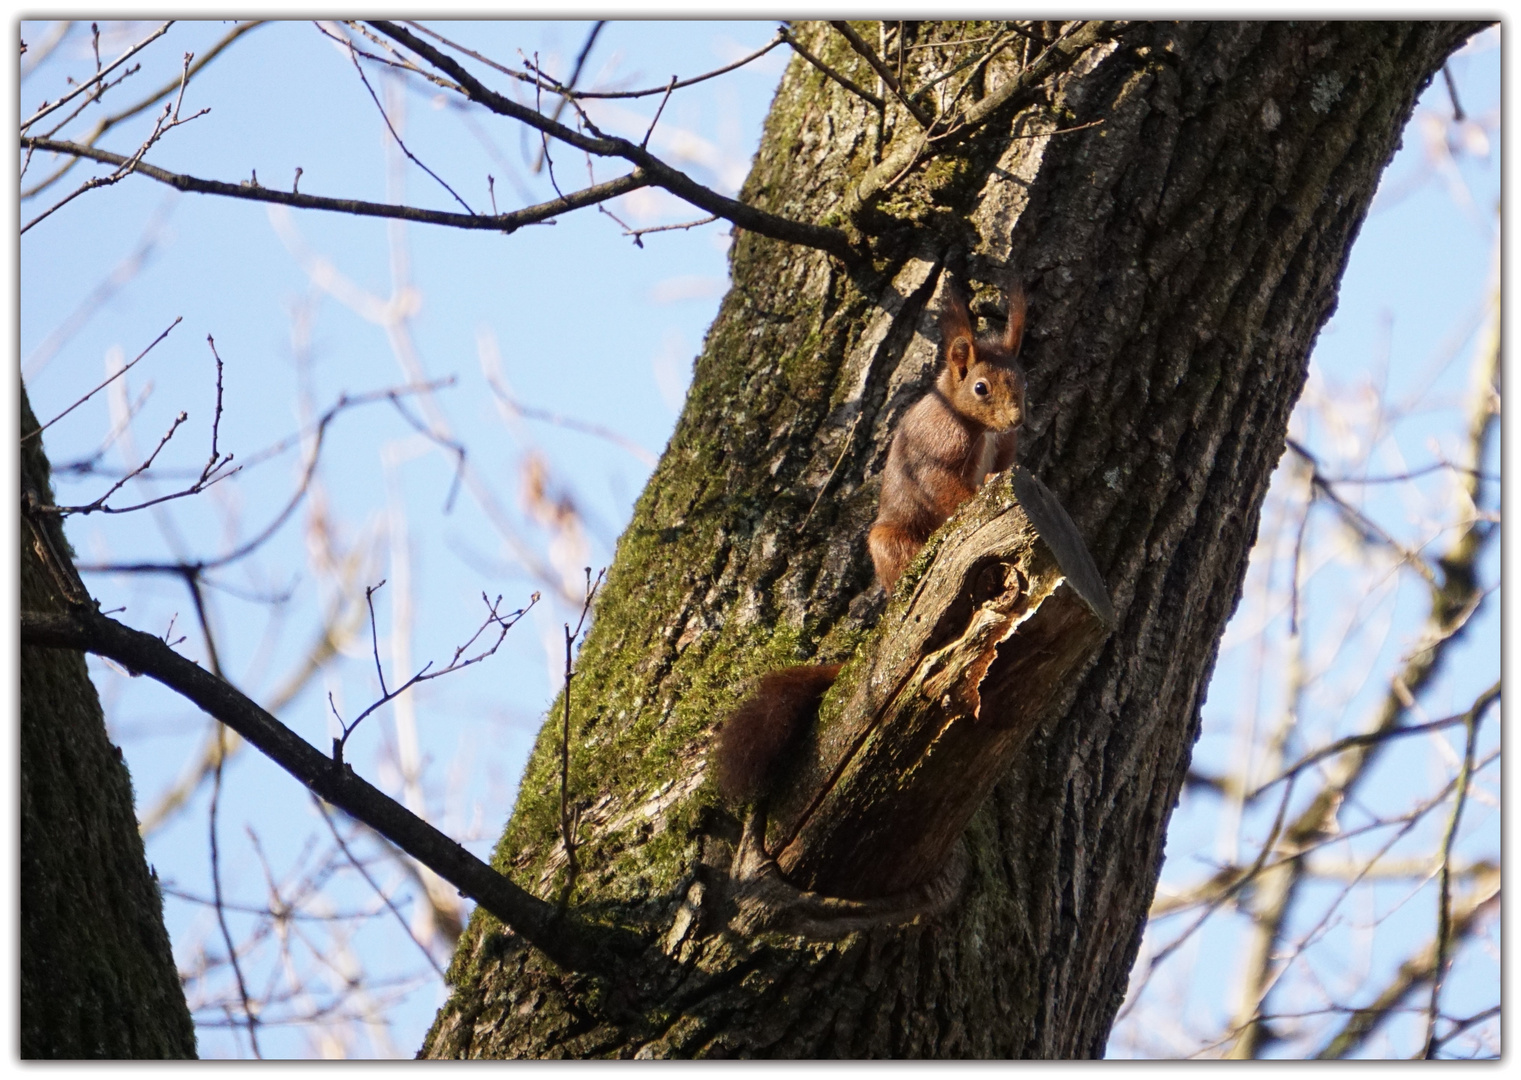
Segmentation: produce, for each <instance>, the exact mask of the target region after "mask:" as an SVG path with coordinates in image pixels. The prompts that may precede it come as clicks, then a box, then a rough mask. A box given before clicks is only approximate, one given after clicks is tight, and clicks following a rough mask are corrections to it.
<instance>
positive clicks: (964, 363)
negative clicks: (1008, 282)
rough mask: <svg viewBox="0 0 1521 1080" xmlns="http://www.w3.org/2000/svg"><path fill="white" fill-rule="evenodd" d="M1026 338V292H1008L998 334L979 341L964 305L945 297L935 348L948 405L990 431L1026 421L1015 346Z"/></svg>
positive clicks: (953, 296) (1021, 373) (1022, 378)
mask: <svg viewBox="0 0 1521 1080" xmlns="http://www.w3.org/2000/svg"><path fill="white" fill-rule="evenodd" d="M1024 335H1025V294H1024V290H1023V289H1021V288H1020V287H1019V286H1018V285H1014V286H1012V287H1010V289H1009V319H1008V322H1007V324H1005V326H1004V332H1003V333H1002V334H987V335H983V336H982V337H978V336H977V334H976V333H975V332H974V331H973V329H972V318H971V315H970V313H968V311H967V307H966V301H964V300H963V299H962V298H961V296H960V295H959V294H957V293H956V292H955V291H954V290H951V291H949V292H948V293H947V296H946V306H945V309H944V310H943V311H942V312H941V313H940V344H941V352H942V355H943V357H944V361H945V369H944V370H943V371H942V372H941V375H940V388H941V392H942V393H944V394H945V397H946V398H947V400H949V401H950V403H951V407H952V408H954V409H955V410H956V411H957V412H958V413H960V414H961V415H962V416H964V417H966V418H967V419H969V420H975V421H976V422H977V423H979V424H981V425H982V426H983V427H985V428H987V429H988V430H990V431H1009V430H1011V429H1013V428H1017V427H1019V425H1020V424H1022V423H1024V419H1025V373H1024V369H1023V368H1021V367H1020V366H1019V346H1020V343H1021V341H1022V340H1023V339H1024Z"/></svg>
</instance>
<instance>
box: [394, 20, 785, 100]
mask: <svg viewBox="0 0 1521 1080" xmlns="http://www.w3.org/2000/svg"><path fill="white" fill-rule="evenodd" d="M403 25H406V26H410V27H411V28H412V29H414V30H416V31H417V32H418V33H422V34H427V35H428V36H429V37H430V38H432V39H433V40H435V41H437V42H440V43H441V44H443V45H447V46H448V47H449V48H451V49H453V50H454V51H455V52H458V53H462V54H464V55H465V56H468V57H470V58H471V59H472V60H479V61H480V62H481V63H483V64H485V65H486V66H487V67H489V68H493V69H495V70H496V71H499V72H501V73H502V74H503V75H506V76H509V77H510V78H513V79H517V80H518V81H519V82H525V83H530V84H532V83H534V82H536V81H537V79H536V78H535V76H534V75H525V74H523V73H522V72H521V71H514V70H513V69H512V68H509V67H506V66H504V65H502V64H499V63H497V62H496V61H495V60H492V59H491V58H489V57H486V56H482V55H481V54H480V53H478V52H476V51H475V50H473V49H469V48H466V47H465V46H464V45H461V44H459V43H458V42H454V41H450V40H449V39H448V38H446V37H444V36H443V35H442V34H440V33H438V32H437V31H435V30H430V29H429V28H428V27H426V26H424V25H422V24H421V23H418V22H412V21H410V20H408V21H406V22H404V24H403ZM785 40H786V31H785V30H778V31H777V32H776V36H775V37H773V38H772V39H771V40H770V41H768V42H766V44H764V45H762V46H761V47H760V48H759V49H756V50H755V51H754V52H753V53H750V54H749V55H747V56H742V57H740V58H739V59H738V60H736V61H734V62H733V63H732V64H725V65H724V66H723V67H721V68H715V69H714V70H712V71H709V72H705V73H704V74H702V75H694V76H693V77H692V78H690V79H682V80H681V81H679V82H678V83H677V84H676V86H675V89H677V90H681V89H684V88H686V87H688V86H695V85H696V84H697V83H700V82H706V81H707V80H709V79H712V78H716V77H717V76H719V75H726V74H728V73H729V72H731V71H734V70H736V69H738V68H742V67H744V66H745V65H746V64H749V63H751V62H752V61H755V60H758V59H760V58H761V57H762V56H765V55H766V54H767V53H768V52H770V51H771V50H772V49H774V48H776V47H777V46H778V45H780V44H781V43H782V42H783V41H785ZM588 47H589V44H588ZM583 55H584V52H583ZM535 75H537V77H538V78H539V79H543V80H544V83H545V84H546V85H544V86H543V89H547V90H553V91H554V92H555V93H557V94H560V95H561V96H562V97H568V98H572V99H574V100H577V101H606V100H612V99H617V98H641V97H653V96H654V95H656V94H664V93H665V92H666V89H667V88H666V87H664V86H652V87H650V88H649V89H648V90H601V91H596V90H576V89H575V88H574V86H573V85H569V84H561V83H559V82H557V81H555V80H553V79H551V78H550V77H549V76H547V75H545V74H544V73H543V72H536V73H535ZM574 81H575V80H574V79H571V80H570V82H571V83H572V84H573V83H574Z"/></svg>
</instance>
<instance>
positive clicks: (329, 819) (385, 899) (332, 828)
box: [312, 795, 444, 979]
mask: <svg viewBox="0 0 1521 1080" xmlns="http://www.w3.org/2000/svg"><path fill="white" fill-rule="evenodd" d="M312 802H313V803H314V804H315V805H316V807H317V812H318V813H319V814H321V815H322V822H323V824H325V825H326V826H327V828H328V832H330V833H332V834H333V840H334V841H336V842H337V844H338V849H339V850H340V851H342V852H343V854H344V857H345V858H347V859H348V861H349V863H350V864H351V865H352V866H353V867H354V869H355V870H358V871H359V876H360V877H362V878H364V880H365V883H366V884H368V885H369V887H370V888H371V889H373V890H375V895H376V896H378V897H380V900H381V902H382V903H383V904H385V906H386V910H388V911H389V912H390V913H391V914H392V915H394V916H396V921H397V922H398V923H400V924H401V929H402V932H403V933H404V934H406V935H407V938H408V939H409V940H410V941H411V942H412V944H413V945H416V946H417V949H418V951H419V952H421V953H422V954H423V956H425V957H426V958H427V960H428V965H429V966H430V967H431V968H432V969H433V970H434V971H435V972H436V973H437V974H438V977H439V978H440V979H442V978H444V969H443V967H442V966H441V965H440V964H439V962H438V960H437V959H436V958H435V957H434V955H433V952H432V950H431V949H429V948H428V947H427V946H426V945H424V944H423V943H422V942H421V941H418V940H417V935H416V934H414V933H412V927H411V926H410V925H409V924H408V923H407V917H406V916H405V915H403V914H402V913H401V909H400V908H398V907H397V906H396V903H395V901H393V900H392V899H391V898H390V896H389V895H387V893H386V891H385V890H384V889H382V888H381V887H380V883H379V882H378V881H376V880H375V879H374V878H373V877H371V876H370V871H369V870H368V869H367V868H366V867H365V865H364V863H362V862H360V861H359V860H358V859H357V858H355V857H354V853H353V852H352V851H350V850H349V846H348V844H346V843H345V842H344V840H343V837H342V836H341V835H340V834H339V832H338V826H337V825H335V824H333V815H332V814H330V813H328V809H327V804H326V803H324V802H323V801H322V800H321V799H319V798H317V796H315V795H313V796H312Z"/></svg>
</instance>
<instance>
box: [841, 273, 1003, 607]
mask: <svg viewBox="0 0 1521 1080" xmlns="http://www.w3.org/2000/svg"><path fill="white" fill-rule="evenodd" d="M940 331H941V357H942V360H943V364H942V367H941V371H940V375H939V376H938V377H937V378H936V379H935V385H934V386H932V387H931V388H930V389H929V391H928V392H927V393H926V394H925V395H924V396H923V397H921V398H920V399H919V400H918V401H916V402H915V403H914V404H913V406H912V407H911V408H910V409H909V410H908V413H907V414H906V415H905V416H904V417H903V419H902V421H901V422H900V423H899V424H898V430H897V431H896V432H895V433H894V435H893V441H892V445H891V446H890V447H888V450H887V465H886V467H885V468H884V469H883V471H882V495H881V498H880V500H879V502H878V506H877V520H876V523H875V524H874V525H872V528H871V532H870V533H869V534H868V535H867V539H866V543H867V547H868V548H869V549H870V551H871V558H872V563H873V564H874V565H875V567H876V570H877V580H878V581H880V582H881V583H882V587H883V588H884V589H886V590H887V591H888V592H892V589H893V586H894V585H896V584H897V583H898V578H899V577H901V576H902V574H903V571H904V569H905V568H906V567H907V566H908V564H909V563H910V562H912V561H913V558H914V556H915V555H917V554H918V553H919V549H920V548H922V547H923V546H924V542H925V541H926V540H928V539H929V538H930V534H931V533H933V532H934V531H935V530H936V529H938V528H939V527H940V526H941V525H943V524H944V523H945V521H946V519H947V518H949V517H950V516H951V515H952V514H953V513H955V512H956V509H957V508H958V507H959V506H960V505H961V504H962V503H964V502H966V501H967V500H968V499H970V498H971V497H972V496H973V495H974V494H976V492H977V489H978V488H979V487H981V486H982V482H983V480H984V479H985V478H986V477H987V476H988V475H989V474H990V473H995V472H1002V471H1003V470H1004V469H1007V468H1008V467H1009V466H1010V465H1012V464H1013V463H1014V455H1015V452H1016V451H1017V449H1018V445H1019V443H1018V431H1019V425H1020V424H1022V423H1023V422H1024V418H1025V373H1024V369H1022V368H1021V367H1020V366H1019V361H1018V356H1019V347H1020V344H1021V343H1022V341H1023V339H1024V332H1025V298H1024V292H1023V291H1022V290H1021V289H1020V288H1019V286H1017V285H1016V286H1014V287H1012V288H1011V289H1010V290H1009V318H1008V323H1007V325H1006V326H1005V328H1004V332H1003V333H1002V334H1001V335H996V336H995V335H985V336H983V337H980V338H979V337H977V336H976V334H974V333H973V331H972V319H971V315H970V314H969V313H968V312H967V308H966V304H965V303H964V302H963V301H962V299H961V298H960V297H959V296H957V295H955V294H954V293H952V294H951V295H950V297H949V300H948V302H947V304H946V308H945V310H944V311H943V312H941V315H940ZM979 386H980V387H981V388H982V389H983V393H981V394H979V393H977V388H978V387H979Z"/></svg>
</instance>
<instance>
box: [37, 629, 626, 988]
mask: <svg viewBox="0 0 1521 1080" xmlns="http://www.w3.org/2000/svg"><path fill="white" fill-rule="evenodd" d="M21 623H22V631H21V633H22V639H23V641H24V642H25V643H26V644H28V645H35V646H39V647H42V648H62V649H75V650H79V651H83V652H92V653H95V654H96V655H98V656H104V657H109V658H110V659H112V660H115V661H116V662H117V663H119V664H122V665H123V666H125V667H126V668H127V669H128V670H130V671H137V672H141V673H143V674H146V675H149V676H151V677H152V678H154V679H155V680H157V681H158V682H161V683H163V684H164V685H165V686H167V687H169V689H171V690H174V691H175V692H177V693H179V694H181V695H182V696H184V697H185V698H187V699H189V700H190V701H192V702H194V703H195V704H196V705H197V706H199V707H200V708H201V709H203V710H204V711H206V712H207V713H209V714H211V715H212V716H213V717H216V718H217V719H218V720H220V721H222V722H223V723H225V724H227V726H228V727H230V728H232V729H233V730H234V731H236V732H238V733H239V734H240V735H242V736H243V737H244V738H245V739H247V740H248V741H249V742H250V743H252V744H253V745H254V746H256V747H257V748H258V749H259V750H260V751H262V752H263V753H264V754H265V755H266V756H268V757H269V758H270V759H271V760H272V761H274V762H275V764H277V765H279V766H280V767H281V768H282V769H284V770H285V771H286V772H288V773H290V775H291V776H293V777H295V778H296V779H297V780H298V781H300V782H301V784H302V785H303V786H305V787H306V788H308V789H309V790H310V791H312V792H314V793H316V794H317V795H319V796H321V797H322V798H323V799H325V800H327V801H328V802H329V803H331V804H333V805H334V806H336V807H338V808H339V809H341V810H343V811H344V812H345V813H346V814H348V815H350V816H351V817H353V818H355V819H356V820H358V821H362V822H364V823H365V824H366V825H368V826H370V827H371V828H373V829H375V830H376V831H377V832H379V833H380V834H381V835H383V836H385V837H386V838H387V839H389V840H390V841H391V842H392V843H394V844H396V846H397V847H399V848H400V849H401V850H403V851H405V852H406V853H407V854H408V855H410V856H412V857H413V858H414V859H416V860H417V861H418V862H420V863H422V864H423V865H424V866H427V867H428V868H430V869H431V870H433V871H434V872H435V873H436V874H438V875H439V876H440V877H442V878H443V879H444V880H446V881H448V882H450V883H452V884H453V885H454V886H455V887H457V888H458V889H459V890H460V891H461V892H462V893H464V895H466V896H469V897H471V898H472V899H474V900H475V901H476V902H477V903H479V904H480V905H481V906H482V907H484V908H486V910H487V911H490V912H491V913H492V914H493V915H495V916H496V917H497V918H499V919H501V920H502V921H503V922H504V923H506V924H507V925H508V926H510V927H511V928H512V929H513V930H514V931H515V932H516V933H518V934H519V935H520V936H522V937H523V938H524V940H526V941H528V942H529V943H530V944H532V945H534V946H536V947H538V948H539V949H541V950H543V952H544V953H545V954H546V955H547V956H549V957H550V959H552V960H553V961H554V962H555V963H557V964H560V965H561V966H563V967H566V968H568V969H570V970H575V971H594V970H605V969H606V968H607V966H608V964H609V963H611V962H612V961H613V957H614V955H615V954H616V953H618V952H621V951H622V950H623V949H627V948H635V949H637V948H638V947H639V946H638V943H637V941H636V940H633V939H629V938H627V937H626V935H625V934H624V933H623V932H622V931H618V930H613V929H609V928H603V927H598V926H593V925H590V924H587V923H585V922H583V921H582V920H580V919H579V918H577V917H575V916H574V915H573V914H571V913H567V912H561V911H560V910H559V909H558V908H557V907H556V906H555V905H552V904H548V903H546V902H544V901H543V900H540V899H538V898H537V897H535V896H533V895H532V894H530V893H528V892H526V891H524V890H523V889H521V888H519V887H518V886H517V885H515V884H513V882H512V881H510V880H509V879H508V878H506V877H504V876H502V875H501V874H499V873H497V872H496V871H495V870H493V869H492V868H491V867H490V866H488V865H487V864H486V863H484V862H482V861H481V860H480V859H477V858H476V857H475V856H474V855H471V854H470V853H469V852H468V851H466V850H465V849H464V848H463V847H461V846H460V845H459V844H457V843H455V842H454V841H453V840H451V839H450V838H449V837H447V836H445V835H444V834H443V833H441V832H439V831H438V830H437V829H436V828H434V827H433V826H432V825H429V824H428V823H427V822H426V821H424V820H422V819H421V818H419V817H418V816H417V815H415V814H413V813H411V812H410V811H409V810H407V809H406V808H405V807H403V806H402V805H401V804H400V803H397V802H396V801H395V800H394V799H391V798H389V797H387V796H386V795H384V794H382V793H381V792H380V791H378V790H377V789H376V788H374V787H373V786H371V785H370V784H369V783H367V782H366V781H364V780H363V779H361V778H360V777H359V776H358V775H356V774H355V773H354V771H353V769H352V768H351V767H349V766H346V765H338V764H335V763H334V762H333V760H332V759H331V758H330V757H328V756H327V755H325V754H323V753H322V752H320V751H319V750H317V749H316V748H315V747H313V746H312V745H311V744H309V743H307V742H306V741H305V740H304V739H302V738H301V737H300V736H299V735H297V734H296V733H295V732H293V731H291V730H290V729H289V728H287V727H286V726H285V725H284V724H282V723H280V721H279V720H277V719H275V718H274V717H273V716H271V715H269V714H268V713H267V712H265V711H264V710H263V709H261V708H260V707H259V706H258V705H257V704H255V703H254V702H253V701H251V700H249V699H248V698H247V697H245V696H244V695H242V694H241V693H239V692H238V691H237V690H236V689H234V688H233V687H232V686H230V685H229V684H228V683H226V682H225V681H223V680H221V679H218V678H217V677H216V676H215V675H212V674H211V673H210V672H209V671H206V670H205V669H204V668H202V667H200V666H199V665H197V664H196V663H194V662H193V661H191V660H188V659H186V658H185V657H183V656H180V655H179V654H178V653H176V652H175V651H174V650H173V649H170V648H169V647H168V646H167V645H165V644H164V643H163V642H162V641H160V640H159V639H158V638H156V637H154V636H153V635H152V634H145V633H142V632H141V631H138V630H133V629H131V628H129V627H127V626H123V625H122V624H121V623H119V622H116V621H115V620H113V619H109V618H107V617H105V616H103V615H101V614H100V613H99V612H97V611H94V610H93V609H90V608H88V607H86V606H76V607H75V608H74V610H72V611H71V612H69V613H67V614H55V613H44V612H30V611H29V612H23V613H22V616H21Z"/></svg>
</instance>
